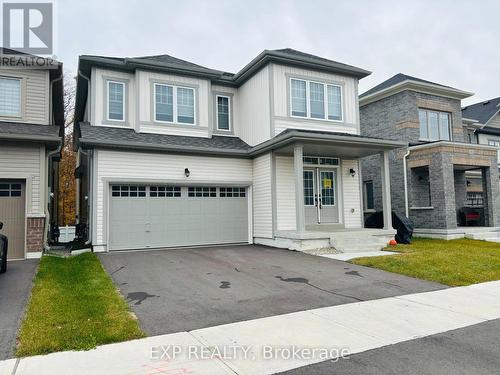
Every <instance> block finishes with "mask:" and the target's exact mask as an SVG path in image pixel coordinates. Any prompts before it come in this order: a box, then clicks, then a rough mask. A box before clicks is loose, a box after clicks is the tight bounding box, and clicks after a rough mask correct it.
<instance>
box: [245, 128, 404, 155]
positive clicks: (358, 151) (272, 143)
mask: <svg viewBox="0 0 500 375" xmlns="http://www.w3.org/2000/svg"><path fill="white" fill-rule="evenodd" d="M297 143H300V144H302V145H303V147H304V154H310V155H329V156H340V157H349V158H361V157H365V156H369V155H374V154H377V153H379V152H382V151H388V150H394V149H397V148H401V147H407V146H408V143H406V142H401V141H394V140H388V139H382V138H374V137H364V136H361V135H356V134H349V133H333V132H322V131H313V130H299V129H287V130H285V131H284V132H282V133H281V134H279V135H277V136H276V137H274V138H272V139H270V140H268V141H266V142H263V143H261V144H259V145H257V146H255V147H253V148H252V149H251V150H250V155H252V156H256V155H259V154H262V153H265V152H269V151H277V152H278V153H280V154H286V155H292V154H293V145H294V144H297Z"/></svg>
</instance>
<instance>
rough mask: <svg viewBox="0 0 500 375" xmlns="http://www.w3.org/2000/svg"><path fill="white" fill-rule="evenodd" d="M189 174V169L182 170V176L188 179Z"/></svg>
mask: <svg viewBox="0 0 500 375" xmlns="http://www.w3.org/2000/svg"><path fill="white" fill-rule="evenodd" d="M190 174H191V172H189V169H187V168H186V169H184V176H186V177H189V175H190Z"/></svg>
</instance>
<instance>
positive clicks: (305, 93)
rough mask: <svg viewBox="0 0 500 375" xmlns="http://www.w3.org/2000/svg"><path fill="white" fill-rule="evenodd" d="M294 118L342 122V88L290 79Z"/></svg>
mask: <svg viewBox="0 0 500 375" xmlns="http://www.w3.org/2000/svg"><path fill="white" fill-rule="evenodd" d="M290 105H291V116H292V117H305V118H311V119H319V120H330V121H342V120H343V118H342V87H341V86H339V85H333V84H327V83H321V82H314V81H307V80H303V79H296V78H291V79H290Z"/></svg>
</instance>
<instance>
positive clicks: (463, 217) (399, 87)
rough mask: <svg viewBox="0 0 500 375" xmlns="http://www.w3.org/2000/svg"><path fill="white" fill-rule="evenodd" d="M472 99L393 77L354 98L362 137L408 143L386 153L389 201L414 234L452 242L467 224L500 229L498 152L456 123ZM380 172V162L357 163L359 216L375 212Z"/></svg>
mask: <svg viewBox="0 0 500 375" xmlns="http://www.w3.org/2000/svg"><path fill="white" fill-rule="evenodd" d="M471 95H472V93H469V92H465V91H462V90H457V89H454V88H452V87H448V86H444V85H440V84H436V83H433V82H429V81H425V80H422V79H419V78H415V77H410V76H407V75H404V74H397V75H395V76H394V77H392V78H390V79H388V80H386V81H384V82H382V83H381V84H379V85H378V86H376V87H374V88H372V89H370V90H368V91H367V92H365V93H364V94H362V95H361V96H360V123H361V134H362V135H364V136H378V137H382V138H386V139H392V140H399V141H405V142H408V144H409V147H406V148H401V149H398V150H394V151H391V152H390V175H391V198H392V208H393V211H395V212H396V213H398V214H402V215H405V216H408V217H410V218H411V219H412V221H413V222H414V224H415V228H416V230H415V233H416V234H418V235H425V236H432V237H438V238H447V239H451V238H457V237H463V236H464V235H465V234H466V232H467V231H469V232H470V229H468V230H465V229H464V228H463V226H466V225H471V224H474V225H477V226H481V227H492V228H490V229H484V230H486V231H488V232H490V231H492V230H495V227H497V226H500V190H499V184H498V165H497V151H496V149H495V148H494V147H490V146H487V145H478V144H474V143H471V142H470V141H469V140H470V137H468V132H469V127H468V124H467V123H466V122H465V121H463V120H462V109H461V100H462V99H465V98H467V97H469V96H471ZM379 165H380V157H379V156H378V155H375V156H369V157H367V158H364V159H363V161H362V174H363V190H364V194H365V200H364V202H365V204H364V205H365V206H364V212H365V216H368V215H369V214H370V213H371V212H374V211H379V210H380V209H381V197H382V192H381V187H380V184H379V182H378V181H380V177H379ZM405 170H406V176H405ZM472 193H474V194H476V195H475V196H477V194H480V196H481V200H480V201H481V203H482V204H474V205H473V204H472V201H471V200H470V198H471V197H472V195H471V194H472ZM469 219H470V220H469ZM495 235H496V234H495Z"/></svg>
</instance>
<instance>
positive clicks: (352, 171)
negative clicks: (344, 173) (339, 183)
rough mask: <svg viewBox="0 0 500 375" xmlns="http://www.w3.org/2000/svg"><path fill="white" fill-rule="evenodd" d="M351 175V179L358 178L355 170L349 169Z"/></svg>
mask: <svg viewBox="0 0 500 375" xmlns="http://www.w3.org/2000/svg"><path fill="white" fill-rule="evenodd" d="M349 174H350V175H351V177H354V176H356V171H355V170H354V169H352V168H351V169H349Z"/></svg>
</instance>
